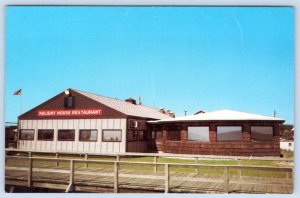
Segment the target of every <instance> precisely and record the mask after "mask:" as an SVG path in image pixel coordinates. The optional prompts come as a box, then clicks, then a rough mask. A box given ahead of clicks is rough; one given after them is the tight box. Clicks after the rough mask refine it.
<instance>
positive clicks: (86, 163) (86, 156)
mask: <svg viewBox="0 0 300 198" xmlns="http://www.w3.org/2000/svg"><path fill="white" fill-rule="evenodd" d="M84 159H85V160H88V154H87V153H86V154H84ZM88 166H89V165H88V162H85V168H87V167H88Z"/></svg>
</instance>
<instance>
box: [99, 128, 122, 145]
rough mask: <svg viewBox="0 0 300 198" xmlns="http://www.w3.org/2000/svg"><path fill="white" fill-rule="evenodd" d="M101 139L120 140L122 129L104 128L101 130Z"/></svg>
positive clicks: (106, 140)
mask: <svg viewBox="0 0 300 198" xmlns="http://www.w3.org/2000/svg"><path fill="white" fill-rule="evenodd" d="M102 141H103V142H121V141H122V130H121V129H120V130H114V129H104V130H102Z"/></svg>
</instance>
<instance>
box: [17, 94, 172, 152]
mask: <svg viewBox="0 0 300 198" xmlns="http://www.w3.org/2000/svg"><path fill="white" fill-rule="evenodd" d="M172 116H174V115H173V114H172V113H170V112H162V111H161V110H160V109H156V108H152V107H147V106H144V105H141V104H137V103H136V101H135V100H134V99H132V98H129V99H127V100H125V101H124V100H118V99H114V98H109V97H104V96H99V95H95V94H92V93H87V92H84V91H79V90H75V89H68V90H66V91H64V92H62V93H60V94H58V95H57V96H55V97H53V98H51V99H49V100H48V101H46V102H44V103H42V104H41V105H39V106H37V107H35V108H33V109H31V110H29V111H28V112H26V113H24V114H22V115H21V116H19V118H18V127H19V130H18V131H19V134H18V135H19V138H18V148H19V149H28V150H38V151H70V152H91V153H111V152H116V153H124V152H147V151H148V141H147V140H148V137H147V135H148V133H147V131H148V128H147V127H148V126H147V121H149V120H158V119H166V118H171V117H172Z"/></svg>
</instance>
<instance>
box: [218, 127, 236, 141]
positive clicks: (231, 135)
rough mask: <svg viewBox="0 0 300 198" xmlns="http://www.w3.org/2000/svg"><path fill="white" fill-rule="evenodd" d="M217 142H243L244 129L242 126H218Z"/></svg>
mask: <svg viewBox="0 0 300 198" xmlns="http://www.w3.org/2000/svg"><path fill="white" fill-rule="evenodd" d="M217 140H218V141H241V140H242V127H241V126H218V127H217Z"/></svg>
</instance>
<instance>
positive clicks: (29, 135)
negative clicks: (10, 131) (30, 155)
mask: <svg viewBox="0 0 300 198" xmlns="http://www.w3.org/2000/svg"><path fill="white" fill-rule="evenodd" d="M20 140H34V129H21V131H20Z"/></svg>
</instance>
